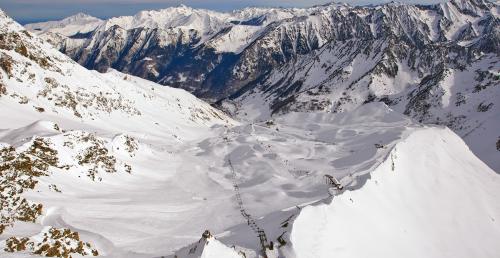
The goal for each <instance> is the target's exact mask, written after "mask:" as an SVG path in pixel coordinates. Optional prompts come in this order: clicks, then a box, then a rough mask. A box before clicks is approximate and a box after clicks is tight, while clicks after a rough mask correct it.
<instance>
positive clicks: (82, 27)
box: [24, 13, 103, 37]
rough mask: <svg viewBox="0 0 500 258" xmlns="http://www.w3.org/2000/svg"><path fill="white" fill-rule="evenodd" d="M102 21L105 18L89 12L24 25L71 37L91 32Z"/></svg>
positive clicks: (28, 27)
mask: <svg viewBox="0 0 500 258" xmlns="http://www.w3.org/2000/svg"><path fill="white" fill-rule="evenodd" d="M102 22H103V20H101V19H99V18H96V17H93V16H90V15H88V14H85V13H77V14H75V15H72V16H69V17H67V18H64V19H62V20H60V21H48V22H39V23H31V24H26V26H24V27H25V28H26V29H27V30H30V31H35V32H36V31H38V32H52V33H59V34H62V35H64V36H67V37H70V36H75V35H77V34H85V33H88V32H91V31H93V30H95V29H96V28H97V26H99V25H100V24H101V23H102Z"/></svg>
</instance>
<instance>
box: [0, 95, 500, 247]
mask: <svg viewBox="0 0 500 258" xmlns="http://www.w3.org/2000/svg"><path fill="white" fill-rule="evenodd" d="M51 125H52V123H50V122H37V123H35V124H32V125H30V126H28V127H22V128H18V129H15V130H12V129H11V130H4V131H2V132H0V141H2V142H6V143H9V144H14V145H20V144H19V138H23V137H22V136H23V135H25V134H26V133H27V132H28V134H33V135H38V136H42V137H43V139H46V140H47V141H49V142H51V143H52V146H53V147H54V149H56V150H57V151H58V152H59V153H60V156H61V157H60V158H59V160H60V162H64V161H65V159H70V157H71V155H70V154H69V153H68V150H66V149H65V144H63V143H64V142H68V141H71V139H75V138H72V136H71V135H77V134H78V133H77V132H76V131H69V132H66V133H61V132H55V131H54V129H53V128H52V126H51ZM60 126H61V127H62V128H64V125H60ZM123 135H133V138H134V139H135V140H136V141H137V147H136V149H134V150H133V151H131V152H128V151H124V148H126V145H124V144H123V141H122V140H121V139H122V135H118V136H114V137H111V138H110V137H109V134H104V133H103V134H102V135H99V134H97V135H96V137H98V138H99V137H100V138H102V139H103V141H104V142H105V143H106V144H105V145H106V148H107V149H109V151H110V152H109V154H110V155H112V156H115V157H116V159H117V161H118V163H120V164H121V163H122V162H123V163H124V164H128V165H129V166H131V168H132V171H131V173H127V172H123V171H118V172H116V173H98V178H99V179H98V180H91V179H90V178H89V177H88V176H86V175H85V173H82V172H77V171H79V170H82V167H78V166H76V165H75V171H73V170H72V169H73V168H72V169H70V170H69V172H68V171H63V170H54V171H52V172H51V174H50V175H49V176H46V177H40V178H39V180H40V182H39V183H38V185H37V187H36V188H35V190H34V191H29V192H27V193H26V194H25V197H26V198H27V199H28V200H30V201H33V202H36V203H42V204H43V207H44V213H43V215H42V217H41V218H40V219H39V220H37V222H36V223H35V224H33V223H26V222H16V223H15V225H14V227H12V228H8V229H7V230H6V232H5V233H4V234H3V235H1V239H2V240H5V239H7V238H9V237H11V236H19V235H22V236H35V235H37V234H38V233H39V232H40V231H42V230H43V228H44V227H55V228H69V229H71V230H73V231H76V232H79V233H80V236H81V238H82V239H83V240H85V241H88V242H89V243H92V246H93V247H94V248H95V249H96V250H98V251H99V254H100V255H102V256H104V257H160V256H172V255H173V254H174V253H176V252H177V254H178V257H184V255H186V257H191V256H192V255H194V254H190V252H185V250H184V251H183V249H181V248H182V247H184V246H187V245H188V244H190V243H196V242H197V241H198V240H199V239H200V237H201V233H203V232H204V231H205V230H210V232H212V233H213V234H215V237H216V238H217V240H219V241H221V242H222V243H224V244H225V245H227V246H235V248H236V251H240V252H243V253H245V255H246V257H257V256H258V255H259V254H260V250H261V242H260V240H259V234H261V236H262V235H265V237H266V244H267V245H269V244H270V241H272V242H273V243H274V246H275V248H274V252H277V253H275V254H272V252H271V251H269V252H270V253H269V254H268V256H269V257H272V255H280V257H329V255H330V254H331V253H337V254H338V255H339V256H340V257H360V255H361V256H362V254H368V253H370V252H372V251H373V252H379V253H377V254H378V256H384V257H393V256H397V255H401V254H404V253H406V252H407V251H405V250H409V249H405V246H407V245H408V246H407V247H409V246H410V245H411V244H410V242H415V243H418V245H422V246H425V247H423V249H419V248H417V249H412V252H414V254H415V255H416V256H414V257H418V255H417V254H422V255H423V254H425V253H430V254H432V255H431V256H433V257H443V255H444V256H446V255H445V254H457V253H459V252H462V251H461V248H458V246H455V245H459V244H461V243H464V244H465V243H467V247H464V248H465V250H467V251H468V252H464V253H463V254H464V255H480V256H482V257H488V256H489V257H494V253H495V252H496V251H500V250H495V249H498V246H496V245H495V244H494V243H493V239H498V238H497V235H498V236H499V237H500V226H499V224H498V222H497V221H496V220H498V219H500V206H499V205H498V204H497V202H496V201H495V200H498V198H499V197H500V195H499V194H500V192H499V191H498V190H497V189H499V188H498V186H499V184H500V181H499V177H498V175H497V174H495V173H494V172H493V171H491V170H490V169H489V168H488V167H487V166H485V165H484V164H483V163H482V162H480V161H479V160H478V159H477V158H476V157H475V156H474V155H473V154H472V153H470V151H469V150H468V149H467V148H466V145H465V144H464V143H463V142H462V141H461V140H460V139H459V138H458V137H457V136H455V135H454V134H453V133H452V132H451V131H449V130H447V129H442V128H432V127H430V128H428V127H422V126H421V125H417V124H414V123H412V122H411V121H410V120H409V119H407V118H405V117H404V116H401V115H399V114H397V113H396V112H393V111H391V110H390V109H388V108H387V107H386V106H384V105H383V104H370V105H365V106H363V107H361V108H358V109H356V110H355V111H353V112H348V113H343V114H335V115H333V114H326V113H291V114H289V115H286V116H283V117H280V118H277V119H276V120H274V121H268V122H264V123H257V124H242V125H236V126H221V125H215V126H213V127H212V128H211V130H210V133H208V134H207V133H204V134H203V135H205V136H203V137H201V138H198V139H190V140H185V141H177V142H175V141H172V140H171V139H167V140H164V141H162V140H161V139H159V138H154V140H150V139H149V136H148V134H147V133H141V134H138V133H134V132H123ZM440 141H442V142H443V143H444V142H447V141H453V143H448V144H449V146H447V145H446V144H444V145H443V144H441V142H440ZM402 142H403V143H404V142H409V143H408V144H404V145H403V146H401V147H398V146H399V144H401V143H402ZM74 144H75V145H76V146H78V145H79V144H84V143H82V142H78V141H76V142H74ZM427 144H431V145H436V146H428V145H427ZM21 145H22V144H21ZM76 148H78V147H76ZM443 148H444V149H443ZM446 148H452V149H450V150H446ZM453 149H456V150H453ZM396 150H397V151H396ZM455 154H457V155H460V156H458V157H452V155H455ZM65 155H67V156H68V157H66V158H65V157H64V156H65ZM421 155H424V156H425V159H424V160H422V159H421V158H420V156H421ZM412 158H414V159H412ZM69 162H70V161H69V160H68V163H69ZM454 162H456V164H454V165H453V163H454ZM464 163H465V164H466V165H467V167H461V166H462V165H463V164H464ZM391 170H392V172H391ZM476 170H477V171H476ZM391 173H396V174H398V175H399V174H401V175H403V178H402V179H401V178H400V179H398V178H397V177H396V178H394V176H392V175H390V174H391ZM464 173H465V174H464ZM467 173H471V174H467ZM472 173H477V175H472ZM420 174H421V177H420V176H419V175H420ZM325 175H330V176H332V177H334V178H335V179H337V180H338V181H339V182H340V184H341V185H342V186H343V187H344V189H343V190H342V191H339V190H337V189H336V187H335V186H332V185H331V184H327V181H326V178H325ZM404 175H406V176H407V177H404ZM400 177H401V176H400ZM475 177H477V178H475ZM448 179H449V180H450V182H447V180H448ZM400 180H402V181H400ZM441 180H443V181H441ZM483 184H484V185H483ZM448 187H451V188H450V189H451V190H453V191H450V192H448V193H446V191H447V190H448ZM468 187H469V189H468ZM54 189H57V191H55V190H54ZM443 192H444V193H443ZM338 194H340V195H339V196H338V197H332V196H336V195H338ZM442 194H444V195H442ZM391 196H392V197H391ZM332 198H333V199H332ZM394 198H395V199H394ZM407 202H408V203H407ZM351 204H353V205H354V206H352V205H351ZM311 205H312V206H311ZM449 205H451V206H449ZM405 207H406V208H407V209H408V210H405V209H406V208H405ZM427 209H428V210H427ZM462 211H464V213H463V214H462V215H454V212H457V213H461V212H462ZM465 211H471V212H472V213H467V212H465ZM445 212H446V213H445ZM448 213H450V218H451V221H447V218H448V215H447V214H448ZM318 216H319V217H318ZM427 222H429V223H433V222H436V223H438V224H437V225H435V224H427ZM424 225H427V226H426V228H427V229H426V230H424V231H419V228H420V227H423V226H424ZM452 225H458V227H459V228H458V229H457V230H459V231H455V230H452V229H450V228H447V227H449V226H452ZM434 227H439V230H438V231H436V235H435V236H434V238H431V239H429V240H426V241H425V242H422V243H421V242H420V241H422V240H423V239H427V238H428V237H427V236H425V235H421V234H430V235H432V234H433V233H432V232H433V228H434ZM395 229H397V230H400V231H397V232H394V230H395ZM260 230H262V232H258V231H260ZM468 230H473V231H471V232H468ZM426 232H427V233H426ZM454 232H458V233H459V234H460V235H459V236H457V235H454ZM399 234H408V235H409V237H408V238H407V239H406V240H404V239H399ZM481 234H484V235H489V236H491V239H490V237H481V238H477V239H476V237H478V236H479V235H481ZM370 236H371V237H373V238H371V237H370ZM378 238H380V239H382V238H383V239H384V240H383V242H381V243H379V241H378V240H377V239H378ZM398 239H399V240H398ZM447 239H449V241H450V242H447ZM395 240H396V241H400V242H396V243H397V246H398V248H402V249H394V250H393V251H391V252H384V251H383V250H385V248H388V246H390V245H392V244H390V243H391V242H390V241H395ZM471 240H475V242H474V244H472V243H470V241H471ZM330 241H332V242H333V244H328V243H329V242H330ZM350 241H352V242H350ZM373 241H374V242H373ZM387 241H389V242H387ZM401 241H403V242H401ZM405 241H409V242H405ZM433 241H435V242H433ZM440 241H442V242H443V244H442V246H443V248H442V250H441V249H439V250H438V249H435V248H437V247H436V246H437V245H441V244H439V242H440ZM371 242H373V243H376V245H373V244H369V243H371ZM353 244H355V245H356V246H359V245H362V246H366V250H362V251H360V252H357V251H355V250H358V248H356V247H355V246H352V245H353ZM476 244H477V245H479V246H482V247H480V248H479V247H478V248H475V247H474V245H476ZM3 245H5V241H4V242H3ZM221 246H223V245H221ZM278 246H280V248H277V247H278ZM413 247H414V248H415V247H416V246H413ZM453 247H456V248H457V250H453V249H452V248H453ZM429 248H430V249H429ZM3 249H4V248H2V250H3ZM179 249H181V250H180V251H177V250H179ZM419 250H420V251H419ZM425 250H427V251H425ZM236 251H234V254H236ZM207 252H209V251H208V250H207ZM232 252H233V251H232ZM483 255H484V256H483ZM1 256H5V257H25V256H30V255H29V253H26V252H24V253H23V252H21V253H16V254H15V255H14V254H12V253H3V254H1ZM203 257H218V256H207V254H205V256H203ZM234 257H238V256H234ZM463 257H467V256H463ZM469 257H470V256H469Z"/></svg>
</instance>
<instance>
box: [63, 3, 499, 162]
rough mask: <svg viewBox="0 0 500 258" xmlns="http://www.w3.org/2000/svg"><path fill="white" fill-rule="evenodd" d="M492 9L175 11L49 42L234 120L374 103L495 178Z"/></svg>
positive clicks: (495, 13)
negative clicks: (438, 133)
mask: <svg viewBox="0 0 500 258" xmlns="http://www.w3.org/2000/svg"><path fill="white" fill-rule="evenodd" d="M499 13H500V6H499V5H498V4H497V3H493V2H487V1H483V0H450V1H447V2H443V3H440V4H435V5H408V4H399V3H389V4H384V5H380V6H374V7H351V6H348V5H342V4H328V5H324V6H316V7H311V8H306V9H258V8H256V9H252V8H249V9H244V10H240V11H235V12H232V13H216V12H210V11H205V10H195V9H191V8H188V7H178V8H169V9H165V10H159V11H151V12H141V13H139V14H137V15H135V16H131V17H120V18H115V19H110V20H108V21H106V22H103V24H108V25H102V26H101V27H99V29H96V30H95V31H94V32H93V33H91V34H89V36H88V38H86V39H85V40H83V41H81V42H80V43H81V44H80V45H75V43H74V40H72V39H68V40H64V37H63V36H60V40H59V41H58V42H60V43H58V45H59V47H60V49H61V50H62V51H63V52H64V53H66V54H68V55H70V56H71V57H72V58H73V59H75V60H77V61H78V62H79V63H81V64H83V65H84V66H86V67H88V68H90V69H97V70H100V71H106V70H107V69H108V68H109V67H113V68H115V69H117V70H120V71H123V72H126V73H130V74H135V75H138V76H140V77H142V78H146V79H149V80H152V81H156V82H159V83H161V84H165V85H171V86H175V87H180V88H184V89H186V90H188V91H190V92H193V93H194V94H195V95H197V96H200V97H203V98H205V99H207V100H210V101H212V102H216V103H217V104H219V106H220V107H222V108H224V109H226V111H228V112H230V113H232V114H233V115H234V116H236V117H238V118H240V119H244V120H250V121H251V120H256V121H264V120H266V119H268V118H269V117H271V116H273V115H279V114H284V113H287V112H290V111H323V112H344V111H348V110H351V109H353V108H356V107H358V106H360V105H363V104H364V103H367V102H373V101H377V102H384V103H386V104H388V105H390V106H391V107H392V108H394V109H395V110H397V111H399V112H402V113H404V114H406V115H408V116H410V117H412V118H414V119H416V120H417V121H420V122H422V123H428V124H439V125H446V126H448V127H450V128H452V129H453V130H454V131H455V132H456V133H458V134H459V135H460V136H462V137H464V139H465V140H466V141H467V143H468V144H469V146H470V147H471V148H472V150H473V151H474V152H475V153H476V154H478V155H479V156H480V157H481V158H482V159H483V160H484V161H485V162H487V164H488V165H489V166H490V167H492V168H493V169H494V170H496V171H499V170H500V163H498V162H499V161H498V160H500V159H499V158H498V156H499V155H500V154H499V153H500V152H498V149H497V147H496V146H497V142H498V139H499V137H500V135H498V133H496V132H498V131H499V125H498V123H496V122H495V121H494V117H497V116H498V115H499V105H498V103H497V102H498V101H497V100H498V99H500V96H499V94H500V92H499V87H498V85H500V81H499V79H500V78H499V77H498V71H499V70H500V66H499V65H500V63H499V55H500V52H499V49H500V46H499V42H500V36H499V35H500V31H499V28H500V26H499V24H500V20H499ZM163 14H165V15H163ZM174 14H175V15H174ZM203 19H204V20H205V21H209V22H207V26H208V27H204V25H203V24H204V23H203V22H201V21H202V20H203ZM202 25H203V26H202ZM168 26H170V27H168ZM166 27H168V28H166ZM187 29H189V30H187ZM56 41H57V40H56ZM194 64H196V65H194Z"/></svg>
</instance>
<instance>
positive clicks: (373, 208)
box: [290, 128, 500, 258]
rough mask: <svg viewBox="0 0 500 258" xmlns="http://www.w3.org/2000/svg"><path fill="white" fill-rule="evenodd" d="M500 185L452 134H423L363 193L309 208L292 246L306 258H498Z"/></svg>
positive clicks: (402, 147)
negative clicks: (499, 189)
mask: <svg viewBox="0 0 500 258" xmlns="http://www.w3.org/2000/svg"><path fill="white" fill-rule="evenodd" d="M499 183H500V176H499V175H498V174H496V173H494V172H493V171H492V170H491V169H489V168H488V167H487V166H485V165H484V164H483V163H482V162H481V161H480V160H479V159H478V158H477V157H475V156H474V155H473V154H472V153H471V152H470V151H469V150H468V148H467V146H466V145H465V143H464V142H463V141H462V140H461V139H460V138H459V137H458V136H456V135H454V134H453V133H452V132H451V131H450V130H449V129H441V128H426V129H421V130H417V131H416V132H414V133H412V134H411V135H410V136H409V137H407V138H406V139H404V140H402V141H401V142H400V143H398V144H397V145H396V146H395V147H394V148H393V149H392V151H391V153H390V155H388V156H387V158H386V159H385V161H384V162H383V163H382V164H381V165H380V166H379V167H377V168H376V169H375V170H374V171H373V172H372V173H371V178H370V179H368V181H367V182H366V184H365V185H364V186H363V187H362V188H361V189H359V190H354V191H349V190H348V191H346V192H344V193H342V194H340V195H338V196H335V197H333V200H332V201H331V203H330V204H321V205H317V206H309V207H305V208H304V209H303V210H302V212H301V213H300V215H299V216H298V217H297V219H296V220H295V222H294V224H293V230H292V233H291V236H290V239H291V241H292V244H293V249H294V251H295V254H296V256H297V257H305V258H306V257H317V258H319V257H330V256H331V254H333V253H335V256H336V257H368V256H371V257H402V256H404V257H496V256H497V255H498V253H500V246H498V244H497V243H496V239H498V238H499V237H500V223H499V222H498V218H499V217H498V216H499V214H500V205H499V203H498V201H497V200H498V198H499V197H500V193H499V191H498V184H499ZM326 239H328V241H324V240H326ZM359 247H362V248H359ZM478 247H480V248H478Z"/></svg>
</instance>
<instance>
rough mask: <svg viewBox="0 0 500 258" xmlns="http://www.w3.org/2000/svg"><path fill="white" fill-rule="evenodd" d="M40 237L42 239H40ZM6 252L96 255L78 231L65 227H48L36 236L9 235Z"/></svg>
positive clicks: (49, 254) (61, 256)
mask: <svg viewBox="0 0 500 258" xmlns="http://www.w3.org/2000/svg"><path fill="white" fill-rule="evenodd" d="M40 239H42V240H40ZM4 250H5V251H6V252H11V253H13V252H21V251H30V252H31V253H32V254H37V255H42V256H46V257H60V258H71V257H72V255H73V254H79V255H82V256H87V255H92V256H98V255H99V252H98V251H97V250H96V249H93V248H92V246H91V245H90V243H88V242H83V241H82V240H80V235H79V234H78V232H74V231H71V230H70V229H67V228H62V229H57V228H49V229H48V230H44V231H43V232H42V235H41V236H39V237H37V238H34V237H33V238H27V237H23V238H17V237H10V238H8V239H7V240H6V247H5V249H4Z"/></svg>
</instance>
